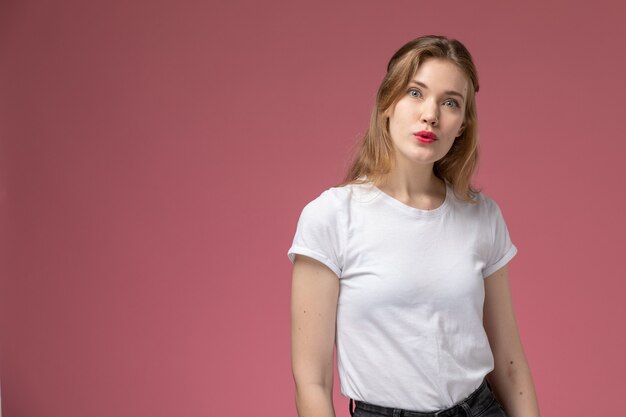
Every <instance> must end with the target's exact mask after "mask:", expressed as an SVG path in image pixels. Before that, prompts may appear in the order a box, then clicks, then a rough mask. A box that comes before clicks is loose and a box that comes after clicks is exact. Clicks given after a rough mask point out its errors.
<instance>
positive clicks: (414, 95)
mask: <svg viewBox="0 0 626 417" xmlns="http://www.w3.org/2000/svg"><path fill="white" fill-rule="evenodd" d="M413 93H416V94H413ZM409 95H410V96H411V97H419V96H421V95H422V92H421V91H420V90H418V89H416V88H411V89H410V90H409Z"/></svg>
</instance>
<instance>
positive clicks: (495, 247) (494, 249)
mask: <svg viewBox="0 0 626 417" xmlns="http://www.w3.org/2000/svg"><path fill="white" fill-rule="evenodd" d="M487 202H488V206H489V209H488V214H489V219H488V221H489V223H490V230H491V239H490V240H491V247H490V249H489V251H488V253H489V257H488V259H487V262H486V264H485V267H484V268H483V278H487V277H488V276H489V275H491V274H493V273H494V272H496V271H497V270H498V269H500V268H502V267H503V266H504V265H506V264H507V263H508V262H509V261H510V260H511V259H512V258H513V257H514V256H515V254H516V253H517V247H516V246H515V245H514V244H513V243H512V242H511V237H510V236H509V230H508V228H507V226H506V222H505V221H504V216H503V215H502V211H501V210H500V207H499V206H498V204H497V203H496V202H495V201H493V200H492V199H490V198H487Z"/></svg>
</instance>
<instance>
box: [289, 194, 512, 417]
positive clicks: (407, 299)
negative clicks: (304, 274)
mask: <svg viewBox="0 0 626 417" xmlns="http://www.w3.org/2000/svg"><path fill="white" fill-rule="evenodd" d="M516 253H517V248H516V247H515V246H514V245H513V243H512V242H511V239H510V237H509V232H508V229H507V226H506V224H505V221H504V219H503V216H502V213H501V211H500V208H499V206H498V205H497V204H496V203H495V202H494V201H493V200H492V199H491V198H489V197H487V196H486V195H484V194H483V193H480V194H479V195H478V204H476V205H471V204H470V203H467V202H464V201H462V200H460V199H459V198H457V197H456V195H455V194H454V192H453V190H452V187H451V184H449V183H446V198H445V201H444V203H443V204H442V205H441V206H439V207H437V208H436V209H433V210H420V209H416V208H414V207H411V206H408V205H406V204H404V203H402V202H401V201H399V200H396V199H395V198H393V197H391V196H390V195H388V194H386V193H384V192H383V191H381V190H380V189H378V188H377V187H375V186H374V185H372V184H371V183H369V184H366V185H359V184H356V185H355V184H351V185H347V186H343V187H334V188H330V189H327V190H325V191H324V192H322V193H321V195H320V196H319V197H317V198H315V199H314V200H312V201H311V202H309V203H308V204H307V205H306V206H305V207H304V209H303V210H302V213H301V215H300V218H299V220H298V224H297V228H296V233H295V236H294V239H293V244H292V246H291V247H290V249H289V250H288V257H289V260H290V261H291V262H294V260H295V254H301V255H306V256H309V257H311V258H314V259H316V260H318V261H320V262H322V263H323V264H325V265H326V266H327V267H328V268H330V269H331V270H332V271H333V272H334V273H335V274H336V275H337V277H338V278H339V280H340V291H339V299H338V305H337V327H336V347H337V366H338V372H339V379H340V382H341V393H342V394H343V395H344V396H346V397H348V398H352V399H355V400H360V401H364V402H368V403H371V404H377V405H382V406H386V407H396V408H403V409H407V410H416V411H434V410H439V409H442V408H447V407H450V406H452V405H454V404H455V403H457V402H459V401H461V400H463V399H465V398H466V397H467V396H468V395H469V394H471V393H472V392H473V391H474V390H475V389H476V388H478V386H479V385H480V384H481V382H482V381H483V378H484V377H485V376H486V375H487V374H488V373H489V372H491V371H492V370H493V369H494V361H493V354H492V352H491V348H490V346H489V342H488V339H487V335H486V333H485V330H484V327H483V322H482V318H483V301H484V295H485V293H484V281H483V279H484V278H486V277H488V276H489V275H491V274H492V273H493V272H495V271H496V270H498V269H499V268H500V267H502V266H504V265H505V264H506V263H507V262H509V260H510V259H511V258H513V256H515V254H516Z"/></svg>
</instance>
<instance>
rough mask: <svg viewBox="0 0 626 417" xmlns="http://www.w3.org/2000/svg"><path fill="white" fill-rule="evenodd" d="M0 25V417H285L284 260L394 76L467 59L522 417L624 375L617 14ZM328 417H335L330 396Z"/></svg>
mask: <svg viewBox="0 0 626 417" xmlns="http://www.w3.org/2000/svg"><path fill="white" fill-rule="evenodd" d="M248 3H249V4H243V3H242V2H228V3H227V2H219V3H218V2H213V3H210V2H201V1H195V2H192V1H188V2H175V1H170V2H166V1H131V2H129V1H88V2H86V1H77V0H74V1H64V2H51V1H39V2H35V1H19V2H18V1H3V2H2V3H0V97H1V98H0V105H1V106H2V107H1V110H0V140H1V143H0V173H1V183H0V210H1V213H2V224H1V227H2V228H1V231H0V235H1V236H2V239H1V245H2V251H1V254H2V258H1V268H2V269H1V270H0V271H1V281H0V297H1V299H0V301H1V302H0V324H1V328H0V330H1V334H0V343H1V385H2V408H3V410H2V411H3V415H4V417H12V416H64V417H74V416H87V415H88V416H91V417H100V416H103V417H104V416H107V417H108V416H151V417H157V416H170V415H180V416H196V415H211V416H226V415H229V416H230V415H233V416H243V415H260V416H265V415H267V416H278V417H280V416H293V415H295V407H294V399H293V381H292V376H291V368H290V356H289V355H290V334H289V331H290V318H289V302H290V301H289V296H290V284H291V281H290V280H291V264H290V263H289V261H288V259H287V249H288V248H289V246H290V244H291V239H292V238H293V233H294V231H295V226H296V220H297V217H298V215H299V213H300V210H301V209H302V207H303V206H304V204H305V203H306V202H308V201H310V200H311V199H313V198H314V197H316V196H317V195H319V193H320V192H321V191H322V190H324V189H326V188H328V187H329V186H331V185H332V184H334V183H336V182H338V181H339V179H340V177H341V176H342V175H343V171H344V169H345V166H346V164H347V157H348V154H349V149H350V147H351V146H352V145H353V143H354V141H355V140H356V139H357V137H358V136H359V135H360V134H361V133H362V132H363V130H364V129H365V126H366V124H367V121H368V118H369V111H370V108H371V105H372V103H373V99H374V95H375V92H376V88H377V86H378V83H379V82H380V80H381V78H382V76H383V74H384V68H385V65H386V63H387V60H388V58H389V57H390V56H391V54H392V53H393V52H394V51H395V50H396V49H397V48H398V47H399V46H400V45H402V44H403V43H404V42H406V41H408V40H409V39H412V38H414V37H417V36H419V35H423V34H430V33H440V34H445V35H448V36H452V37H458V38H459V39H460V40H462V41H463V42H464V43H465V44H466V45H467V46H468V48H469V49H470V51H471V52H472V54H473V55H474V58H475V60H476V63H477V66H478V70H479V75H480V80H481V91H480V92H479V94H478V106H479V107H478V111H479V117H480V123H481V124H480V130H481V141H482V145H481V146H482V165H481V169H480V172H479V175H478V176H477V177H476V183H477V184H478V185H480V186H482V187H483V189H484V191H485V192H486V193H487V194H489V195H491V196H492V197H493V198H494V199H496V201H498V203H499V204H500V206H501V208H502V210H503V212H504V215H505V218H506V219H507V223H508V225H509V230H510V233H511V237H512V239H513V241H514V242H515V244H516V245H517V246H518V248H519V254H518V256H517V257H516V259H514V260H513V261H512V262H511V264H510V273H511V283H512V288H513V291H514V302H515V306H516V311H517V315H518V324H519V326H520V331H521V334H522V338H523V341H524V346H525V349H526V353H527V356H528V359H529V361H530V364H531V366H532V370H533V375H534V377H535V383H536V386H537V392H538V396H539V400H540V404H541V409H542V412H543V415H545V416H549V415H555V416H564V415H602V414H605V413H607V414H608V413H609V412H610V411H612V410H613V409H614V404H615V399H616V398H621V396H622V394H623V388H624V386H623V381H624V377H623V376H624V374H626V360H625V359H624V354H623V353H624V351H625V350H626V336H625V334H624V332H623V330H621V329H622V328H623V323H622V321H623V317H625V316H626V303H624V301H623V298H624V291H625V290H626V284H625V283H626V279H625V278H626V277H625V274H624V272H623V271H624V266H623V260H624V258H622V256H623V251H624V248H625V247H626V242H625V240H626V239H625V236H626V234H625V233H624V232H625V231H626V228H625V223H626V221H625V220H624V209H625V208H626V201H625V193H624V179H625V175H624V163H625V162H624V161H625V158H624V157H625V156H626V145H625V142H624V127H625V124H624V120H625V117H624V115H623V113H624V99H625V97H626V86H625V83H624V74H625V73H626V69H625V68H624V67H625V61H626V60H625V58H624V54H623V49H624V44H623V40H624V39H626V33H625V32H626V30H625V26H624V24H623V20H624V18H625V17H626V12H625V10H624V6H622V4H623V2H619V1H613V2H608V1H595V2H591V3H590V2H582V3H580V4H577V2H571V1H559V2H544V1H534V2H524V3H523V4H522V3H519V2H518V3H516V4H515V5H505V4H504V2H500V1H491V2H486V1H485V2H480V3H479V4H478V5H476V4H475V3H470V2H458V3H456V4H453V5H452V6H450V3H449V2H445V3H441V2H435V1H432V2H422V1H420V2H418V1H393V2H387V1H385V2H382V1H370V2H364V1H355V0H351V1H342V2H330V1H329V2H325V3H324V2H319V1H316V2H308V3H306V4H302V3H300V2H289V1H284V2H256V1H250V2H248ZM335 392H336V396H335V407H336V410H337V415H338V417H340V416H343V417H346V416H347V415H348V411H347V403H348V401H347V399H345V398H344V397H343V396H341V395H340V394H339V382H338V380H336V381H335Z"/></svg>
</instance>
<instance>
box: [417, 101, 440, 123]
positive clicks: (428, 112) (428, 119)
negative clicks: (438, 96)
mask: <svg viewBox="0 0 626 417" xmlns="http://www.w3.org/2000/svg"><path fill="white" fill-rule="evenodd" d="M421 119H422V122H423V123H425V124H428V125H432V126H436V125H437V123H439V106H437V103H435V102H434V100H426V101H424V104H423V106H422V117H421Z"/></svg>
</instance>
